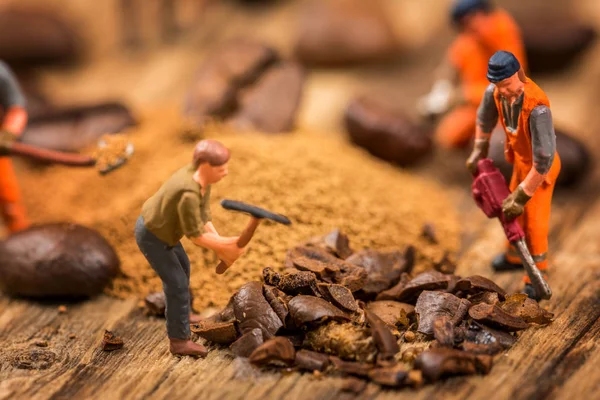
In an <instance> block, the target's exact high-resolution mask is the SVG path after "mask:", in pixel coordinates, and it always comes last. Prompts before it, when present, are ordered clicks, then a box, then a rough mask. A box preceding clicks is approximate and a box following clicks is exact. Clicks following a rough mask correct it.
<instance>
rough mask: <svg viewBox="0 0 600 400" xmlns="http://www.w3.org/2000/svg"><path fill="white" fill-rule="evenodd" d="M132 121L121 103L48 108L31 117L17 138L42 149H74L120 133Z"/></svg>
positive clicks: (83, 147)
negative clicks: (106, 135)
mask: <svg viewBox="0 0 600 400" xmlns="http://www.w3.org/2000/svg"><path fill="white" fill-rule="evenodd" d="M135 124H136V120H135V119H134V117H133V116H132V114H131V112H130V111H129V109H128V108H127V107H126V106H124V105H123V104H121V103H115V102H111V103H100V104H93V105H87V106H74V107H70V108H62V109H52V110H50V111H49V112H47V113H44V114H41V115H39V116H37V117H36V118H32V119H31V120H30V121H29V123H28V125H27V129H26V130H25V132H23V135H21V138H20V141H22V142H23V143H27V144H31V145H34V146H37V147H41V148H44V149H51V150H58V151H68V152H77V151H80V150H82V149H85V148H87V147H90V146H96V144H97V142H98V141H99V140H100V139H101V137H102V136H103V135H105V134H107V133H110V134H114V133H118V132H122V131H123V130H125V129H126V128H129V127H131V126H134V125H135Z"/></svg>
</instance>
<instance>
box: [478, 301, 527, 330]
mask: <svg viewBox="0 0 600 400" xmlns="http://www.w3.org/2000/svg"><path fill="white" fill-rule="evenodd" d="M469 316H470V317H471V318H473V319H474V320H475V321H477V322H481V323H483V324H485V325H488V326H490V327H493V328H498V329H501V330H504V331H507V332H514V331H520V330H523V329H527V328H528V327H529V324H528V323H527V322H525V321H523V320H522V319H521V318H519V317H515V316H513V315H511V314H509V313H507V312H506V311H504V310H503V309H501V308H500V307H498V306H497V305H492V304H486V303H480V304H477V305H474V306H473V307H471V308H470V309H469Z"/></svg>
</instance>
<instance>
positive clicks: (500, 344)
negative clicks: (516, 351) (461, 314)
mask: <svg viewBox="0 0 600 400" xmlns="http://www.w3.org/2000/svg"><path fill="white" fill-rule="evenodd" d="M462 336H463V344H462V346H463V349H465V350H467V349H470V350H469V351H473V352H476V353H480V354H496V353H499V352H500V351H503V350H506V349H509V348H510V347H511V346H512V345H513V344H515V343H516V341H517V339H516V337H515V336H513V335H511V334H510V333H507V332H502V331H498V330H495V329H492V328H489V327H487V326H484V325H482V324H479V323H477V322H475V321H471V322H470V323H468V324H466V326H465V327H464V330H463V334H462ZM486 346H487V347H486Z"/></svg>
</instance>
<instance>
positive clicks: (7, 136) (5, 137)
mask: <svg viewBox="0 0 600 400" xmlns="http://www.w3.org/2000/svg"><path fill="white" fill-rule="evenodd" d="M16 140H17V135H15V134H13V133H11V132H9V131H7V130H0V154H8V152H9V149H10V148H11V146H12V144H13V143H14V142H15V141H16Z"/></svg>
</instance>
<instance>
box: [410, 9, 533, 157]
mask: <svg viewBox="0 0 600 400" xmlns="http://www.w3.org/2000/svg"><path fill="white" fill-rule="evenodd" d="M452 20H453V22H454V23H455V25H457V26H458V27H459V29H460V33H459V34H458V37H457V38H456V39H455V40H454V42H453V43H452V45H451V46H450V49H449V51H448V54H447V57H446V61H445V62H444V64H443V65H442V66H441V67H440V69H439V71H438V80H437V81H436V83H435V84H434V86H433V88H432V90H431V92H430V93H429V94H428V95H427V96H425V97H424V98H422V99H421V100H420V102H419V109H420V111H421V113H422V114H423V115H425V116H436V115H442V114H446V115H445V116H444V117H443V119H442V120H441V121H440V123H439V124H438V127H437V129H436V140H437V142H438V143H439V144H440V145H441V146H443V147H445V148H459V147H465V146H467V145H468V144H469V143H470V142H471V139H472V137H473V132H475V120H476V117H477V107H478V106H479V103H480V102H481V98H482V97H483V93H484V92H485V89H486V88H487V86H488V82H487V80H486V79H485V76H486V72H487V63H488V60H489V59H490V57H491V56H492V55H493V54H494V53H495V52H496V51H498V50H506V51H510V52H512V53H513V54H514V55H515V56H516V57H517V59H518V60H519V61H520V63H521V65H522V66H523V68H524V69H525V70H526V60H525V50H524V46H523V41H522V39H521V33H520V31H519V28H518V27H517V24H516V23H515V22H514V20H513V19H512V17H511V16H510V15H509V14H508V13H507V12H506V11H504V10H501V9H499V8H494V7H493V6H492V5H491V3H490V1H489V0H457V1H456V2H455V4H454V6H453V8H452Z"/></svg>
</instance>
